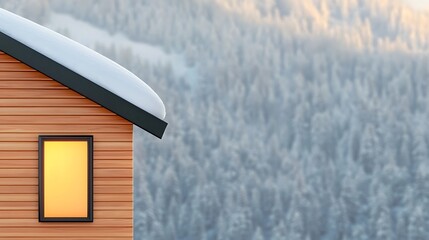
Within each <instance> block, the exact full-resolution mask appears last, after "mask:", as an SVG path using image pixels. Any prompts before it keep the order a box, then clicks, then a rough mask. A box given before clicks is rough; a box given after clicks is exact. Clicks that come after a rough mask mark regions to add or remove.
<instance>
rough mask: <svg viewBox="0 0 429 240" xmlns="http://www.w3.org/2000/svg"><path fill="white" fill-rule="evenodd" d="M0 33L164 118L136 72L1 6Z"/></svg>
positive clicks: (156, 98) (161, 108) (159, 102)
mask: <svg viewBox="0 0 429 240" xmlns="http://www.w3.org/2000/svg"><path fill="white" fill-rule="evenodd" d="M0 32H1V33H3V34H5V35H7V36H9V37H11V38H13V39H15V40H16V41H18V42H20V43H22V44H24V45H26V46H27V47H29V48H31V49H33V50H35V51H37V52H38V53H40V54H42V55H44V56H46V57H48V58H50V59H52V60H53V61H55V62H57V63H59V64H61V65H62V66H64V67H66V68H68V69H70V70H71V71H73V72H75V73H77V74H79V75H81V76H83V77H84V78H86V79H88V80H90V81H92V82H93V83H94V84H96V85H98V86H100V87H102V88H104V89H106V90H108V91H110V92H111V93H113V94H115V95H117V96H118V97H120V98H122V99H124V100H126V101H127V102H129V103H131V104H133V105H135V106H136V107H138V108H140V109H142V110H144V111H146V112H148V113H150V114H152V115H153V116H155V117H157V118H159V119H164V118H165V114H166V113H165V106H164V103H163V102H162V100H161V98H160V97H159V96H158V95H157V94H156V93H155V92H154V91H153V90H152V89H151V88H150V87H149V86H148V85H147V84H146V83H145V82H143V81H142V80H141V79H139V78H138V77H137V76H135V75H134V74H133V73H131V72H130V71H128V70H126V69H125V68H123V67H122V66H120V65H119V64H117V63H115V62H113V61H112V60H110V59H108V58H106V57H104V56H102V55H101V54H99V53H97V52H95V51H93V50H91V49H89V48H87V47H85V46H83V45H81V44H79V43H77V42H75V41H73V40H71V39H69V38H67V37H65V36H63V35H61V34H58V33H56V32H54V31H52V30H50V29H47V28H45V27H43V26H40V25H38V24H36V23H34V22H32V21H29V20H27V19H25V18H22V17H20V16H18V15H15V14H13V13H10V12H8V11H6V10H4V9H1V8H0Z"/></svg>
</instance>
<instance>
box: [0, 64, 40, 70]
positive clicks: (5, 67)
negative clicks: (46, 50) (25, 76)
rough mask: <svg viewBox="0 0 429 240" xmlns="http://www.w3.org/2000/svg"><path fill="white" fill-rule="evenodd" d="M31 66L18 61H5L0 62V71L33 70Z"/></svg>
mask: <svg viewBox="0 0 429 240" xmlns="http://www.w3.org/2000/svg"><path fill="white" fill-rule="evenodd" d="M35 71H36V70H34V69H33V68H31V67H29V66H27V65H25V64H22V63H19V62H5V63H2V64H0V72H35Z"/></svg>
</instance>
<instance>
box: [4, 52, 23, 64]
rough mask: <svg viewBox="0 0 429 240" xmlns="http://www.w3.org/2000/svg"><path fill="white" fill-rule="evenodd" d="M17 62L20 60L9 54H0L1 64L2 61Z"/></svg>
mask: <svg viewBox="0 0 429 240" xmlns="http://www.w3.org/2000/svg"><path fill="white" fill-rule="evenodd" d="M18 62H20V61H18V60H16V59H15V58H13V57H11V56H9V55H6V54H1V55H0V63H1V64H3V63H18Z"/></svg>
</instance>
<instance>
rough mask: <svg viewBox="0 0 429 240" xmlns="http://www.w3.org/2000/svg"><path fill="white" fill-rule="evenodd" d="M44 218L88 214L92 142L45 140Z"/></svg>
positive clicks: (75, 216) (83, 216)
mask: <svg viewBox="0 0 429 240" xmlns="http://www.w3.org/2000/svg"><path fill="white" fill-rule="evenodd" d="M43 165H44V167H43V170H44V174H43V175H44V176H43V177H44V184H43V185H44V193H43V194H44V195H43V196H44V213H43V214H44V217H45V218H50V217H51V218H86V217H88V142H87V141H44V164H43Z"/></svg>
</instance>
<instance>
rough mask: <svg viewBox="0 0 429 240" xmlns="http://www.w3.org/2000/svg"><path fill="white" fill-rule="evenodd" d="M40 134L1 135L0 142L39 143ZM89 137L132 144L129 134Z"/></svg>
mask: <svg viewBox="0 0 429 240" xmlns="http://www.w3.org/2000/svg"><path fill="white" fill-rule="evenodd" d="M39 135H40V134H38V133H1V132H0V142H16V141H20V142H37V141H38V139H39ZM88 135H93V136H94V141H97V142H132V141H133V138H132V135H131V134H129V133H104V132H102V133H92V134H88Z"/></svg>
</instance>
